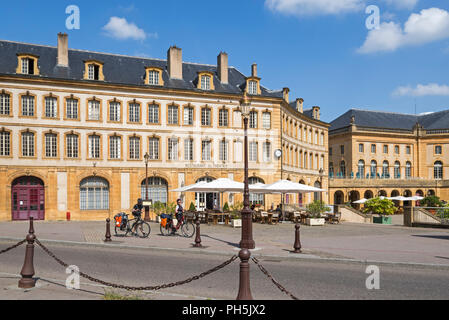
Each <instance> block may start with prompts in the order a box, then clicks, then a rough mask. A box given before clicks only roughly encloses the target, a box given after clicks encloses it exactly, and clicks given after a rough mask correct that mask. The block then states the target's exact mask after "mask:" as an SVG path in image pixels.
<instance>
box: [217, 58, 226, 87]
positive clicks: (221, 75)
mask: <svg viewBox="0 0 449 320" xmlns="http://www.w3.org/2000/svg"><path fill="white" fill-rule="evenodd" d="M217 69H218V79H220V82H221V83H223V84H228V54H227V53H226V52H220V54H219V55H218V57H217Z"/></svg>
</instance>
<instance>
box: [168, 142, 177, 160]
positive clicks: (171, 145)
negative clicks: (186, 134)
mask: <svg viewBox="0 0 449 320" xmlns="http://www.w3.org/2000/svg"><path fill="white" fill-rule="evenodd" d="M168 160H178V139H168Z"/></svg>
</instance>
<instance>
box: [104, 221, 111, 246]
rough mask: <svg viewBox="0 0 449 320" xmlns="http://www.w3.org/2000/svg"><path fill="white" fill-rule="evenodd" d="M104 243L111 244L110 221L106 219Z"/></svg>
mask: <svg viewBox="0 0 449 320" xmlns="http://www.w3.org/2000/svg"><path fill="white" fill-rule="evenodd" d="M105 238H106V239H104V242H111V241H112V240H111V219H109V218H107V219H106V235H105Z"/></svg>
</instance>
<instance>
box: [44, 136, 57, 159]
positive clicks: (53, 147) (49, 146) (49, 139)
mask: <svg viewBox="0 0 449 320" xmlns="http://www.w3.org/2000/svg"><path fill="white" fill-rule="evenodd" d="M57 140H58V139H57V136H56V134H52V133H47V134H45V156H46V157H47V158H56V157H57V152H58V148H57V145H58V141H57Z"/></svg>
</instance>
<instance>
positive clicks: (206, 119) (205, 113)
mask: <svg viewBox="0 0 449 320" xmlns="http://www.w3.org/2000/svg"><path fill="white" fill-rule="evenodd" d="M201 125H202V126H210V125H211V110H210V109H209V108H203V109H201Z"/></svg>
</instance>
